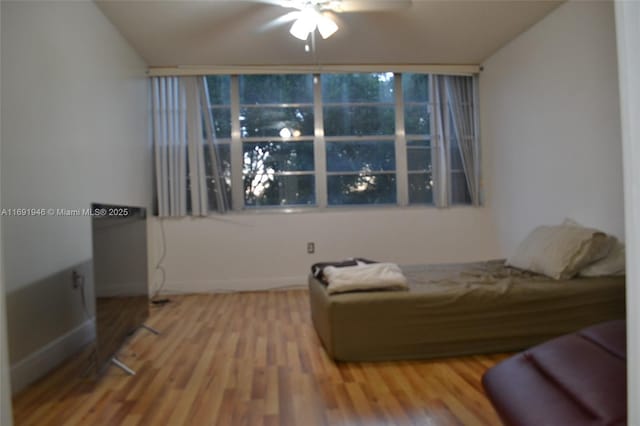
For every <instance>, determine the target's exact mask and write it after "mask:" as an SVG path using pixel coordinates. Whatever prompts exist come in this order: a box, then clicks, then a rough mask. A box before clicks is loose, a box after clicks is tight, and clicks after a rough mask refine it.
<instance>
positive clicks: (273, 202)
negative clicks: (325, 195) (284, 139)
mask: <svg viewBox="0 0 640 426" xmlns="http://www.w3.org/2000/svg"><path fill="white" fill-rule="evenodd" d="M244 201H245V205H246V206H251V207H258V206H285V205H313V204H315V202H316V200H315V177H314V176H313V175H296V176H281V175H275V174H273V173H272V172H266V171H264V172H261V173H256V174H251V175H245V177H244Z"/></svg>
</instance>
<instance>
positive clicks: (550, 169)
mask: <svg viewBox="0 0 640 426" xmlns="http://www.w3.org/2000/svg"><path fill="white" fill-rule="evenodd" d="M618 100H619V99H618V77H617V66H616V38H615V25H614V16H613V3H610V2H568V3H565V4H563V5H562V6H560V7H559V8H558V9H556V10H555V11H553V12H552V13H551V14H550V15H548V16H547V17H546V18H544V19H543V20H542V21H541V22H539V23H538V24H536V25H535V26H534V27H532V28H531V29H529V30H528V31H527V32H525V33H523V34H522V35H521V36H520V37H518V38H516V39H515V40H513V41H512V42H511V43H509V44H508V45H507V46H505V47H504V48H502V49H501V50H500V51H498V52H497V53H496V54H494V55H493V56H492V57H491V58H489V59H488V60H487V61H486V62H485V64H484V72H482V74H481V76H480V102H481V109H480V113H481V129H482V130H481V132H482V139H483V141H484V144H485V147H486V149H485V151H484V155H486V156H488V157H489V159H488V162H489V167H488V169H486V170H485V177H486V180H487V187H488V188H489V193H488V194H487V195H488V197H487V199H488V203H489V205H490V206H491V208H492V210H493V214H494V220H495V223H496V228H497V231H498V232H497V239H498V244H499V246H500V249H501V252H502V253H504V254H505V255H508V254H509V253H511V252H512V250H513V249H514V247H515V246H516V245H517V244H518V242H519V241H521V240H522V238H523V237H524V236H525V235H526V234H527V233H528V232H529V231H530V230H531V229H533V228H534V227H535V226H537V225H540V224H553V223H560V222H561V221H562V220H563V219H564V218H565V217H571V218H574V219H576V220H578V221H579V222H581V223H583V224H585V225H590V226H595V227H598V228H601V229H603V230H605V231H608V232H610V233H613V234H614V235H617V236H618V237H623V236H624V219H623V217H624V215H623V192H622V153H621V142H620V120H619V103H618Z"/></svg>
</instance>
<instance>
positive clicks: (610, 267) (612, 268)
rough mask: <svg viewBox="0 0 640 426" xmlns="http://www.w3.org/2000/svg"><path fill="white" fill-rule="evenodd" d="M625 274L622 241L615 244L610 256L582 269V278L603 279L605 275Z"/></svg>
mask: <svg viewBox="0 0 640 426" xmlns="http://www.w3.org/2000/svg"><path fill="white" fill-rule="evenodd" d="M624 274H625V248H624V244H623V243H621V242H620V241H617V240H616V242H615V244H614V246H613V248H612V249H611V251H610V252H609V254H608V255H607V256H606V257H605V258H603V259H600V260H598V261H596V262H594V263H592V264H590V265H587V266H586V267H584V268H582V270H581V271H580V273H579V274H578V275H580V276H581V277H601V276H604V275H624Z"/></svg>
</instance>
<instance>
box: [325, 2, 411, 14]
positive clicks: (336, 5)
mask: <svg viewBox="0 0 640 426" xmlns="http://www.w3.org/2000/svg"><path fill="white" fill-rule="evenodd" d="M412 3H413V1H412V0H333V1H330V2H328V4H327V8H328V9H330V10H333V11H335V12H338V13H349V12H378V11H385V10H394V9H406V8H408V7H410V6H411V4H412Z"/></svg>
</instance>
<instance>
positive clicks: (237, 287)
mask: <svg viewBox="0 0 640 426" xmlns="http://www.w3.org/2000/svg"><path fill="white" fill-rule="evenodd" d="M306 286H307V276H297V277H281V278H252V279H240V280H238V279H235V280H207V281H181V282H178V281H171V282H167V283H166V284H165V286H164V288H163V289H162V291H161V293H162V294H186V293H217V292H233V291H265V290H284V289H288V288H305V287H306Z"/></svg>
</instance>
